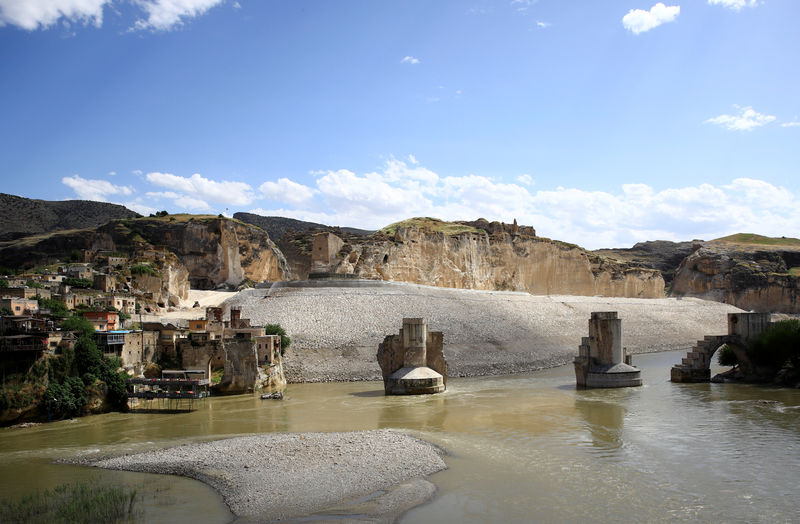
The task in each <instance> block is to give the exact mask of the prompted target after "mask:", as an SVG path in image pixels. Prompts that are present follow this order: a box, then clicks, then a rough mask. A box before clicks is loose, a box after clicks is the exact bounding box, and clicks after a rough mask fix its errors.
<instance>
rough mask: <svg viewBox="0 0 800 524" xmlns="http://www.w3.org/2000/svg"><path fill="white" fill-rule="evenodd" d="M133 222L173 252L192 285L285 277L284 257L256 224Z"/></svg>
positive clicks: (219, 220) (201, 286)
mask: <svg viewBox="0 0 800 524" xmlns="http://www.w3.org/2000/svg"><path fill="white" fill-rule="evenodd" d="M137 222H140V223H137V224H136V227H137V230H138V231H140V232H141V234H142V236H143V237H144V238H146V239H148V240H149V241H150V242H151V243H153V244H158V245H164V246H165V247H166V248H167V249H168V250H169V251H171V252H173V253H175V255H177V257H178V258H179V259H180V261H181V263H183V265H184V266H186V269H187V270H188V272H189V280H190V282H191V284H192V287H194V288H199V289H209V288H213V287H215V286H218V285H220V284H229V285H234V286H235V285H238V284H240V283H241V282H242V281H243V280H245V279H248V280H252V281H254V282H261V281H264V280H270V281H275V280H283V279H285V278H286V277H287V269H286V260H285V259H284V257H283V255H282V254H281V252H280V251H279V250H278V249H277V248H276V247H275V244H274V243H273V242H272V241H271V240H270V238H269V235H267V233H266V232H265V231H263V230H261V229H259V228H258V227H255V226H251V225H247V224H243V223H240V222H236V221H233V220H229V219H225V218H210V219H202V220H192V221H190V222H184V223H177V222H176V223H170V222H163V221H155V220H152V221H151V220H142V221H137Z"/></svg>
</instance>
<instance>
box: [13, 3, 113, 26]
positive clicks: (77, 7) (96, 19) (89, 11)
mask: <svg viewBox="0 0 800 524" xmlns="http://www.w3.org/2000/svg"><path fill="white" fill-rule="evenodd" d="M108 3H110V0H0V26H4V25H15V26H18V27H21V28H22V29H27V30H28V31H33V30H35V29H46V28H48V27H50V26H52V25H54V24H56V23H57V22H58V21H59V19H61V18H62V17H63V18H64V19H65V20H67V21H69V22H81V23H84V24H92V25H94V26H96V27H100V26H101V25H102V24H103V6H105V5H106V4H108Z"/></svg>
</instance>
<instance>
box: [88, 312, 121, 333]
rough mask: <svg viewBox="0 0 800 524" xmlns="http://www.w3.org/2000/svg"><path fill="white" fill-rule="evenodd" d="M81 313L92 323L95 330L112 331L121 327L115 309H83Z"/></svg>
mask: <svg viewBox="0 0 800 524" xmlns="http://www.w3.org/2000/svg"><path fill="white" fill-rule="evenodd" d="M81 314H82V315H83V316H84V317H85V318H86V320H88V321H89V322H91V323H92V326H94V330H95V331H114V330H116V329H119V328H120V327H121V326H120V322H119V314H118V313H117V312H116V311H84V312H83V313H81Z"/></svg>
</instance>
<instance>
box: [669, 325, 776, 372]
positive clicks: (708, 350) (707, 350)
mask: <svg viewBox="0 0 800 524" xmlns="http://www.w3.org/2000/svg"><path fill="white" fill-rule="evenodd" d="M769 326H770V314H769V313H728V334H727V335H709V336H705V337H703V340H699V341H698V342H697V344H695V346H694V347H693V348H692V349H691V350H690V351H689V353H688V354H687V355H686V357H685V358H684V359H683V360H682V361H681V363H680V364H676V365H675V366H673V368H672V370H671V371H670V380H671V381H672V382H708V381H710V380H711V369H710V366H711V358H712V357H713V356H714V353H716V351H717V350H718V349H719V348H721V347H722V346H724V345H728V347H730V348H731V349H732V350H733V351H734V353H736V356H737V357H738V359H739V366H740V367H741V368H743V369H744V370H745V372H750V371H752V367H753V366H752V363H751V362H750V359H749V358H747V354H746V352H745V347H746V346H747V343H748V342H750V340H752V339H753V338H755V337H757V336H758V335H760V334H761V333H762V332H763V331H764V330H766V329H767V328H768V327H769Z"/></svg>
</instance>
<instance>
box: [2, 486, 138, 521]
mask: <svg viewBox="0 0 800 524" xmlns="http://www.w3.org/2000/svg"><path fill="white" fill-rule="evenodd" d="M139 498H140V497H139V495H138V494H137V492H136V490H135V489H128V488H124V487H121V486H105V485H100V484H98V483H80V484H64V485H61V486H57V487H55V488H53V489H52V490H47V489H46V490H44V491H37V492H36V493H33V494H31V495H26V496H24V497H22V498H20V499H18V500H3V501H0V522H6V523H20V524H22V523H25V524H29V523H30V524H39V523H41V524H45V523H47V524H53V523H59V524H60V523H65V524H66V523H70V524H73V523H75V524H82V523H86V524H89V523H96V522H107V523H122V522H136V521H137V520H139V518H140V517H141V516H142V512H141V510H139V509H137V508H136V503H137V502H138V501H139Z"/></svg>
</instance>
